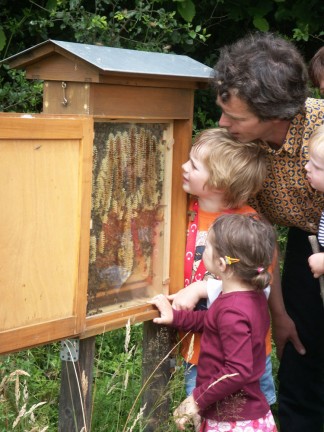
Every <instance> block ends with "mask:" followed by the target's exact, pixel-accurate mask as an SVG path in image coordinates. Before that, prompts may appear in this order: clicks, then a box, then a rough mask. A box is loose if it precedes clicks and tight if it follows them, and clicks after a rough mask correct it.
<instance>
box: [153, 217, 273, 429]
mask: <svg viewBox="0 0 324 432" xmlns="http://www.w3.org/2000/svg"><path fill="white" fill-rule="evenodd" d="M261 239H262V241H260V240H261ZM275 245H276V235H275V232H274V229H273V228H272V226H271V225H270V224H269V223H266V222H263V221H261V220H259V219H256V218H255V217H253V216H249V215H240V214H227V215H223V216H220V217H219V218H218V219H217V220H216V221H215V223H214V224H213V225H212V227H211V228H210V230H209V232H208V236H207V240H206V248H205V251H204V255H203V260H204V263H205V266H206V269H207V270H208V271H209V272H211V273H213V274H214V275H215V276H216V277H218V278H219V279H220V280H221V281H222V293H221V294H220V295H219V296H218V297H217V299H216V300H215V301H214V302H213V303H212V305H211V306H210V308H209V309H208V310H198V311H187V310H175V309H173V308H172V306H171V304H170V302H169V300H168V299H167V298H166V297H165V296H164V295H162V294H160V295H158V296H156V297H154V298H153V299H152V301H151V302H152V303H153V304H155V305H156V307H157V308H158V309H159V311H160V314H161V316H160V318H155V319H154V322H155V323H157V324H167V325H172V326H173V327H175V328H177V329H180V328H181V329H183V330H184V331H189V330H193V331H196V332H202V338H201V351H200V356H199V362H198V375H197V385H196V388H195V389H194V391H193V393H192V395H191V396H188V397H187V398H186V399H185V400H184V401H183V402H182V403H181V404H180V405H179V407H178V408H177V409H176V410H175V412H174V419H175V422H176V425H177V428H178V429H179V430H185V425H186V423H188V422H190V421H194V422H195V424H197V423H198V419H199V416H201V420H202V424H201V427H200V432H223V431H235V432H236V431H240V432H248V431H249V432H252V431H255V432H274V431H277V429H276V426H275V422H274V419H273V416H272V413H271V410H270V408H269V405H268V403H267V401H266V398H265V396H264V394H263V393H262V392H261V390H260V384H259V379H260V377H261V375H262V373H263V371H264V364H265V356H266V353H265V337H266V334H267V331H268V328H269V324H270V317H269V313H268V305H267V299H266V296H265V295H264V293H263V290H264V288H265V287H266V286H267V285H268V284H269V281H270V278H271V275H270V274H269V272H268V271H267V269H268V268H269V266H270V264H271V262H272V259H273V255H274V250H275ZM197 418H198V419H197Z"/></svg>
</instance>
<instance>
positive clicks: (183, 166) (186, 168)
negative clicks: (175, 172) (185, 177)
mask: <svg viewBox="0 0 324 432" xmlns="http://www.w3.org/2000/svg"><path fill="white" fill-rule="evenodd" d="M188 164H189V161H187V162H185V163H184V164H182V166H181V168H182V170H183V171H185V172H188Z"/></svg>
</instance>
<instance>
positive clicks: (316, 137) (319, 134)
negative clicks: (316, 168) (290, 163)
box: [309, 124, 324, 156]
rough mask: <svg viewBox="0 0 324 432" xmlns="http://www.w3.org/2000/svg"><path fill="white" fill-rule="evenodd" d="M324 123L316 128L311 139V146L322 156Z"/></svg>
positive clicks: (323, 150)
mask: <svg viewBox="0 0 324 432" xmlns="http://www.w3.org/2000/svg"><path fill="white" fill-rule="evenodd" d="M323 144H324V124H323V125H322V126H319V127H318V128H317V129H315V132H313V134H312V135H311V137H310V139H309V148H310V149H311V150H313V151H314V150H315V151H318V152H319V153H320V155H321V156H324V146H323Z"/></svg>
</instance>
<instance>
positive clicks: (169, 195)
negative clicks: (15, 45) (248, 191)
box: [0, 40, 212, 352]
mask: <svg viewBox="0 0 324 432" xmlns="http://www.w3.org/2000/svg"><path fill="white" fill-rule="evenodd" d="M5 62H7V63H9V65H10V67H12V68H23V69H25V70H26V75H27V78H30V79H40V80H44V95H43V114H39V115H32V116H31V117H32V118H33V123H32V121H31V120H30V119H29V120H28V119H26V118H25V116H22V115H18V114H17V115H10V114H1V115H0V123H1V124H2V125H5V124H6V125H7V128H6V130H7V132H6V134H3V133H2V132H0V152H1V158H0V159H1V161H2V165H3V166H5V167H6V170H5V171H4V172H2V170H0V176H2V180H4V177H5V176H8V175H9V176H10V175H12V176H13V177H15V176H16V174H15V172H14V171H13V167H12V164H13V161H14V160H16V156H17V154H19V155H20V154H21V155H22V156H21V158H19V168H18V170H19V172H20V173H21V178H20V176H18V179H15V180H12V183H10V185H9V186H8V187H7V188H6V187H2V189H0V191H1V192H0V198H1V201H2V202H6V201H7V200H9V198H10V197H12V196H15V204H13V207H12V208H10V209H8V212H7V214H6V218H5V219H4V220H3V223H1V224H0V244H1V249H0V250H1V251H2V252H1V256H0V260H1V262H2V263H3V262H7V261H8V260H7V261H6V260H5V259H6V258H8V253H9V254H10V256H11V258H12V259H13V261H14V265H11V266H9V265H2V267H1V269H0V280H2V281H5V283H3V284H2V287H1V289H2V291H3V292H4V298H5V303H2V307H4V308H6V307H7V304H6V302H8V307H9V308H10V309H11V308H12V307H13V306H14V304H15V305H16V310H15V313H14V314H13V317H12V319H10V320H8V318H4V315H3V314H1V315H0V347H1V348H0V350H1V352H9V351H12V350H16V349H21V348H23V347H27V346H33V345H37V344H39V343H45V342H51V341H53V340H57V339H62V338H64V337H70V336H78V337H81V338H84V337H88V336H93V335H96V334H99V333H101V332H103V331H106V330H109V329H113V328H118V327H121V326H123V325H125V323H126V322H127V321H128V319H130V321H131V323H134V322H141V321H145V320H150V319H152V318H153V317H154V316H156V314H157V313H156V311H155V310H154V308H153V307H152V306H151V305H149V304H148V303H147V300H148V299H149V298H150V297H152V296H153V295H155V294H157V293H161V292H163V293H166V294H167V293H173V292H175V291H177V290H178V289H180V288H182V286H183V257H184V250H185V238H186V207H187V196H186V194H185V193H184V192H183V190H182V170H181V165H182V163H183V162H185V161H186V160H187V157H188V152H189V149H190V146H191V136H192V116H193V104H194V92H195V90H196V89H199V88H204V87H206V85H207V83H208V81H209V79H210V76H211V73H212V69H210V68H208V67H206V66H205V65H202V64H201V63H199V62H197V61H195V60H192V59H190V58H189V57H186V56H179V55H174V54H161V53H149V52H141V51H133V50H125V49H118V48H110V47H103V46H93V45H86V44H77V43H71V42H62V41H54V40H49V41H46V42H44V43H41V44H39V45H37V46H35V47H32V48H30V49H28V50H26V51H23V52H22V53H19V54H17V55H15V56H13V57H10V58H9V59H7V60H5ZM9 120H10V121H9ZM28 121H29V123H28ZM24 122H25V123H24ZM37 122H38V123H37ZM42 122H43V123H42ZM45 122H46V125H45ZM59 122H61V124H62V126H61V127H62V128H63V129H64V128H67V129H65V132H64V133H65V135H66V136H65V138H64V137H63V135H64V134H63V132H62V131H61V132H62V134H63V135H62V136H61V138H55V131H57V129H58V126H57V125H58V124H59ZM22 123H24V125H22V126H21V128H22V129H21V130H23V127H25V129H24V132H23V134H22V135H24V137H22V135H21V136H19V134H18V135H17V136H16V129H17V125H19V124H22ZM36 123H37V128H38V130H39V134H40V137H38V138H37V139H43V138H42V135H41V130H42V128H46V130H47V136H46V138H44V140H45V141H43V142H40V143H39V144H37V145H35V142H34V138H33V133H32V130H34V131H35V127H34V126H33V125H36ZM63 123H64V126H63ZM77 123H78V124H79V126H78V127H79V136H78V137H74V138H71V136H70V132H69V127H70V126H69V125H71V128H72V129H73V126H72V125H74V124H77ZM1 124H0V126H1ZM8 125H9V126H8ZM10 125H11V127H10ZM31 125H32V128H31ZM18 129H19V127H18ZM89 129H90V132H89ZM0 130H2V126H1V127H0ZM83 130H87V131H88V132H87V134H85V133H84V134H83V132H82V131H83ZM23 138H24V139H23ZM17 140H18V141H17ZM60 140H61V141H60ZM71 140H75V141H74V143H75V145H73V144H71V143H72V141H71ZM17 142H18V148H17ZM38 145H40V146H41V147H39V149H40V150H41V152H40V153H37V152H38V151H37V150H33V149H34V148H35V147H37V146H38ZM72 148H73V149H72ZM63 149H64V150H63ZM32 150H33V151H32ZM45 151H46V152H47V153H46V154H45ZM33 152H34V153H33ZM29 153H31V155H32V156H30V155H29ZM70 153H71V154H73V155H72V156H71V154H70ZM38 154H42V155H43V159H42V162H41V163H40V164H39V165H38V162H37V160H35V157H37V156H38ZM89 154H90V155H91V156H89ZM47 166H48V170H47V168H46V167H47ZM54 167H56V168H57V171H56V169H54ZM35 169H36V171H35ZM33 170H34V171H33ZM38 170H39V171H38ZM51 170H52V171H51ZM22 173H24V174H23V175H22ZM73 176H74V177H73ZM32 178H33V179H37V184H36V185H35V181H32V180H30V179H32ZM26 179H29V180H28V181H29V189H28V188H24V187H23V186H22V185H23V184H25V183H26ZM2 180H1V181H0V183H1V182H2ZM43 184H44V185H47V186H44V190H43V191H41V193H42V194H43V195H44V196H45V195H46V193H47V192H48V191H49V190H50V191H51V192H52V189H51V188H49V186H48V184H50V185H53V186H52V187H53V188H54V189H53V190H54V191H55V190H56V189H55V187H56V186H57V185H58V186H57V187H58V192H57V194H58V197H59V198H58V203H57V202H56V203H55V200H54V201H51V200H49V199H48V200H45V202H42V203H41V204H40V203H39V199H40V197H41V196H42V195H40V192H39V191H40V190H41V185H43ZM48 188H49V189H48ZM43 201H44V200H43ZM35 206H36V207H35ZM34 208H36V209H37V211H38V213H37V216H35V215H36V213H35V212H34V210H33V209H34ZM26 209H27V210H26ZM26 211H27V213H28V214H29V213H30V214H29V216H28V217H29V219H26V223H28V226H29V224H32V223H33V220H34V219H33V217H34V216H35V217H36V218H37V219H36V221H37V224H39V225H40V226H41V227H42V226H43V224H44V230H45V231H46V230H52V231H51V236H48V237H47V242H48V244H47V245H46V246H45V245H44V244H43V242H44V241H45V240H44V238H43V237H42V236H43V234H42V231H41V230H40V231H39V230H38V229H37V230H36V229H35V230H33V229H30V230H29V228H28V230H29V234H28V235H22V234H23V233H24V232H25V231H24V230H25V227H24V226H23V223H22V219H21V218H22V216H21V215H23V214H24V213H25V212H26ZM11 212H12V213H14V214H13V215H12V218H10V214H11ZM16 213H17V214H20V219H18V221H16V219H15V217H16V216H15V215H16ZM50 220H53V221H56V220H57V221H60V222H58V223H57V225H55V224H54V226H53V227H52V228H51V224H50V223H49V221H50ZM8 224H9V228H10V229H11V233H12V232H13V231H14V236H11V233H10V232H8V227H7V225H8ZM13 227H15V229H13ZM69 227H71V232H70V229H69ZM46 232H47V231H46ZM73 236H74V237H73ZM17 238H19V239H21V241H20V242H17ZM35 239H37V241H35ZM62 239H65V241H66V243H64V242H63V243H62V242H61V243H60V241H61V240H62ZM30 241H31V242H33V243H34V244H35V247H36V248H37V253H36V254H35V257H36V258H37V259H38V262H37V264H36V263H35V262H33V263H32V264H31V263H30V256H31V255H30V250H29V249H28V247H27V246H26V244H27V243H28V242H30ZM56 243H58V244H59V246H55V245H56ZM64 244H65V245H66V246H64ZM67 245H69V247H68V246H67ZM71 245H73V246H71ZM62 248H63V249H62ZM64 249H66V253H67V257H66V256H65V254H64ZM21 250H24V251H25V252H24V254H21V253H20V251H21ZM47 251H51V253H49V254H47V253H46V252H47ZM40 257H42V259H39V258H40ZM4 260H5V261H4ZM49 262H50V263H51V267H50V269H51V271H50V276H48V277H47V278H45V276H44V275H46V274H47V272H48V269H49ZM61 267H63V268H64V271H62V272H61V273H60V272H57V274H56V272H55V271H54V269H55V268H58V269H59V268H61ZM26 268H28V269H30V270H29V273H32V274H35V273H40V274H42V275H43V277H41V278H36V276H35V278H34V279H33V280H32V283H29V287H28V289H24V290H22V289H21V287H22V286H23V285H24V283H25V281H26V272H25V270H24V269H26ZM17 269H18V270H17ZM12 272H17V277H15V278H12V277H11V275H12ZM65 280H66V281H67V282H68V281H70V283H67V284H66V285H64V283H65V282H64V281H65ZM62 286H64V288H62ZM59 287H60V288H59ZM60 290H61V292H60ZM12 292H16V293H18V294H17V298H16V297H11V296H12V294H11V293H12ZM53 292H55V295H54V294H53ZM61 296H62V297H66V298H68V299H69V306H67V307H66V305H65V301H59V298H60V297H61ZM9 298H10V299H11V300H10V301H8V299H9ZM35 298H42V299H43V301H41V302H37V301H34V299H35ZM6 299H7V300H6ZM25 301H26V302H28V304H29V306H28V313H23V312H22V311H23V310H24V302H25ZM45 305H46V307H45ZM66 308H67V309H68V310H65V309H66ZM54 310H55V313H54V312H53V311H54ZM5 316H7V315H6V314H5ZM18 317H23V318H21V319H18ZM71 317H73V319H72V318H71ZM68 320H70V321H69V324H67V322H68ZM44 328H45V329H46V331H44ZM58 328H61V330H60V331H59V332H58V331H57V329H58Z"/></svg>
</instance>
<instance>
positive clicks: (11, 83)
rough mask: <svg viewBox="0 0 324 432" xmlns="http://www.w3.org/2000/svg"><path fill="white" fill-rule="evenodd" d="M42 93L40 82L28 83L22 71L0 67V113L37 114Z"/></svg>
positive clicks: (40, 104) (5, 66) (40, 105)
mask: <svg viewBox="0 0 324 432" xmlns="http://www.w3.org/2000/svg"><path fill="white" fill-rule="evenodd" d="M42 92H43V84H42V82H40V81H34V82H30V81H28V80H27V79H26V77H25V72H24V71H20V70H16V69H9V67H8V66H7V65H1V66H0V111H4V112H39V111H40V109H41V107H42Z"/></svg>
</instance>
